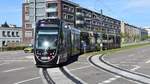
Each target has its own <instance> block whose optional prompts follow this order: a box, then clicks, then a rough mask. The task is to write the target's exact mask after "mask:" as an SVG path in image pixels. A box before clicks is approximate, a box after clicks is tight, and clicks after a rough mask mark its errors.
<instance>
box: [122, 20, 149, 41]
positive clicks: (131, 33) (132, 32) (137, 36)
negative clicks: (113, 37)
mask: <svg viewBox="0 0 150 84" xmlns="http://www.w3.org/2000/svg"><path fill="white" fill-rule="evenodd" d="M147 35H148V32H147V31H145V30H144V29H142V28H140V27H136V26H134V25H130V24H128V23H125V22H123V21H122V22H121V37H122V43H133V42H137V41H141V40H145V39H147Z"/></svg>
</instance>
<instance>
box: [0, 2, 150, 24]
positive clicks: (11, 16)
mask: <svg viewBox="0 0 150 84" xmlns="http://www.w3.org/2000/svg"><path fill="white" fill-rule="evenodd" d="M23 1H24V0H1V3H0V24H3V23H4V22H5V21H7V22H8V23H9V24H16V25H17V26H22V3H23ZM70 1H73V2H76V3H78V4H80V5H81V6H82V7H85V8H88V9H91V10H94V11H97V12H99V11H100V10H101V9H102V10H103V14H104V15H107V16H110V17H113V18H116V19H118V20H121V21H125V22H127V23H129V24H131V25H135V26H138V27H150V0H70Z"/></svg>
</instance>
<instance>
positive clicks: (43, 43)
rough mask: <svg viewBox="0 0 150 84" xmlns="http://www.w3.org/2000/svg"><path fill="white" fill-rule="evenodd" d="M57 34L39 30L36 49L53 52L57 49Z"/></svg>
mask: <svg viewBox="0 0 150 84" xmlns="http://www.w3.org/2000/svg"><path fill="white" fill-rule="evenodd" d="M57 39H58V32H56V31H48V30H45V31H44V30H41V31H39V32H38V35H37V45H36V47H37V49H49V50H53V49H56V47H57Z"/></svg>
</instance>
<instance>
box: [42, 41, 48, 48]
mask: <svg viewBox="0 0 150 84" xmlns="http://www.w3.org/2000/svg"><path fill="white" fill-rule="evenodd" d="M43 46H44V48H45V49H47V48H48V47H49V42H48V41H44V42H43Z"/></svg>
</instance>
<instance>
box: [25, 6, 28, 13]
mask: <svg viewBox="0 0 150 84" xmlns="http://www.w3.org/2000/svg"><path fill="white" fill-rule="evenodd" d="M25 14H26V15H29V7H25Z"/></svg>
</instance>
